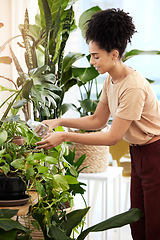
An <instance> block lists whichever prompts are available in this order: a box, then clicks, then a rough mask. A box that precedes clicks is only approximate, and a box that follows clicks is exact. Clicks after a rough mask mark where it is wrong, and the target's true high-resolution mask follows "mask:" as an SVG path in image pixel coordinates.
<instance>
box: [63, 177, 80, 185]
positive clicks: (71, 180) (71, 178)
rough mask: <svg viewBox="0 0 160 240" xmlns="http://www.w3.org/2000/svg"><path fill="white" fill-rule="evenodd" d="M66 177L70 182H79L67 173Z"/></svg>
mask: <svg viewBox="0 0 160 240" xmlns="http://www.w3.org/2000/svg"><path fill="white" fill-rule="evenodd" d="M65 178H66V180H67V183H68V184H78V180H77V178H75V177H73V176H70V175H65Z"/></svg>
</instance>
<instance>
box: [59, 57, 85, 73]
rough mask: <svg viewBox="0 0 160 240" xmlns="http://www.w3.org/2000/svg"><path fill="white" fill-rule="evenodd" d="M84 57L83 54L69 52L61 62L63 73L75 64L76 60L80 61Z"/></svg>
mask: <svg viewBox="0 0 160 240" xmlns="http://www.w3.org/2000/svg"><path fill="white" fill-rule="evenodd" d="M84 56H85V54H82V53H74V52H69V53H68V54H67V55H66V56H65V58H64V60H63V71H64V72H66V71H68V70H69V69H70V67H71V66H72V64H73V63H75V62H76V61H77V60H79V59H81V58H82V57H84Z"/></svg>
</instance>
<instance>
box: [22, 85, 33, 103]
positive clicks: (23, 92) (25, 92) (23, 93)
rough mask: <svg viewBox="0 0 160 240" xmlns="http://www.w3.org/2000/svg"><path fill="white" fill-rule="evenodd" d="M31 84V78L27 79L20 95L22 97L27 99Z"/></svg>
mask: <svg viewBox="0 0 160 240" xmlns="http://www.w3.org/2000/svg"><path fill="white" fill-rule="evenodd" d="M32 86H33V80H28V81H27V82H26V84H25V85H24V87H23V90H22V96H23V97H24V98H26V99H29V95H30V92H31V88H32Z"/></svg>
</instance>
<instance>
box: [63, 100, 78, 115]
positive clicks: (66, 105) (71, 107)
mask: <svg viewBox="0 0 160 240" xmlns="http://www.w3.org/2000/svg"><path fill="white" fill-rule="evenodd" d="M68 110H76V107H74V105H73V104H72V103H64V104H62V106H61V107H60V112H61V114H60V115H63V114H64V113H66V112H67V111H68Z"/></svg>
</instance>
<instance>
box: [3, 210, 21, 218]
mask: <svg viewBox="0 0 160 240" xmlns="http://www.w3.org/2000/svg"><path fill="white" fill-rule="evenodd" d="M17 212H18V210H13V209H0V218H12V217H13V216H15V215H16V214H17Z"/></svg>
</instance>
